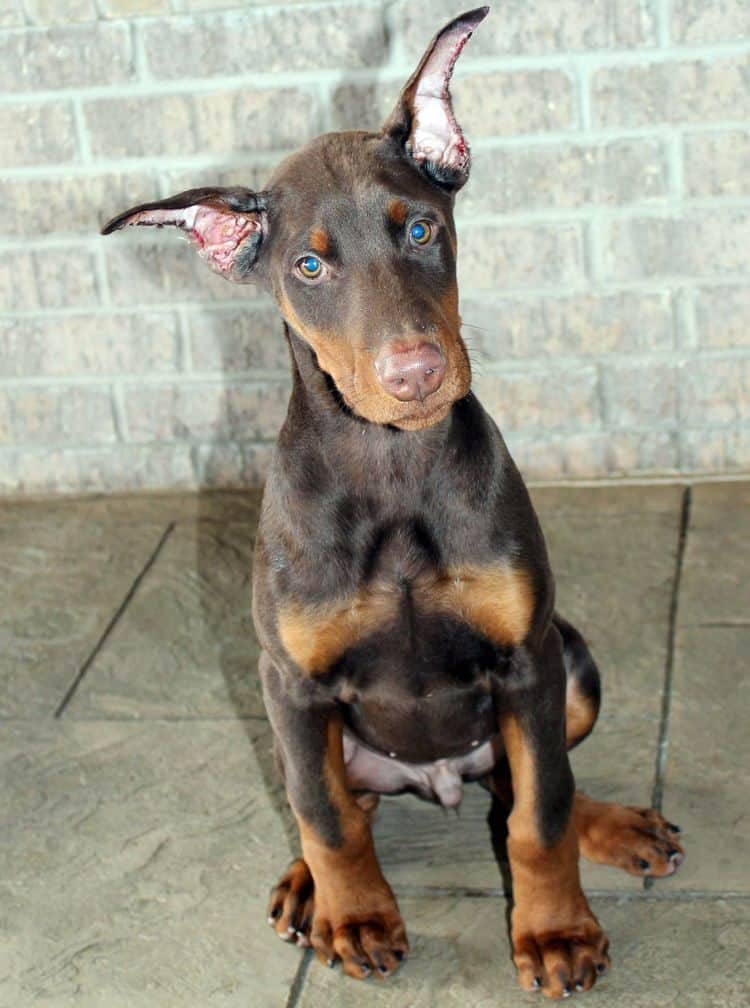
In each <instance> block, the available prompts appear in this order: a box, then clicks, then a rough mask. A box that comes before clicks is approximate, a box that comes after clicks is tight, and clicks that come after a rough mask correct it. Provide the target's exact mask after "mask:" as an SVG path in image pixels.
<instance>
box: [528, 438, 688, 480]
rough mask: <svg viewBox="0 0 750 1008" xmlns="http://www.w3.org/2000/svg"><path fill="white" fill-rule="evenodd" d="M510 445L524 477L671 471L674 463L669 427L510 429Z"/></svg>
mask: <svg viewBox="0 0 750 1008" xmlns="http://www.w3.org/2000/svg"><path fill="white" fill-rule="evenodd" d="M508 443H509V447H510V449H511V453H512V454H513V457H514V459H515V460H516V464H517V465H518V467H519V468H520V470H521V472H522V473H523V475H524V477H525V478H526V479H530V480H552V479H592V478H597V477H602V476H648V475H655V474H659V475H662V474H669V473H674V472H676V471H677V468H678V457H679V456H678V444H677V434H676V433H674V432H673V431H645V432H634V431H613V432H602V433H593V434H588V433H586V434H582V433H576V434H551V435H549V436H547V437H545V438H544V439H543V440H541V439H540V438H539V437H538V436H525V435H515V436H514V435H511V436H510V437H509V438H508Z"/></svg>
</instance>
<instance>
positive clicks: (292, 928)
mask: <svg viewBox="0 0 750 1008" xmlns="http://www.w3.org/2000/svg"><path fill="white" fill-rule="evenodd" d="M296 930H297V928H296V927H295V926H294V924H290V925H289V927H288V928H287V932H288V933H289V934H294V933H295V932H296Z"/></svg>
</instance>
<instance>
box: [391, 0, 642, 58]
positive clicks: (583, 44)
mask: <svg viewBox="0 0 750 1008" xmlns="http://www.w3.org/2000/svg"><path fill="white" fill-rule="evenodd" d="M654 6H655V4H653V3H651V2H649V0H600V2H599V3H595V4H592V3H587V2H586V0H555V3H549V2H548V0H504V2H503V3H502V4H495V5H493V7H492V10H491V12H490V16H489V17H488V18H487V20H486V21H485V22H483V24H482V26H481V28H480V29H479V31H478V32H477V33H476V35H475V36H474V37H473V38H472V40H471V42H470V43H469V48H467V50H466V52H465V53H464V55H463V57H462V59H467V58H468V59H471V58H472V57H480V56H503V55H506V54H511V55H523V54H529V55H537V54H542V53H556V52H566V51H569V50H590V49H610V48H637V47H641V46H650V45H654V44H655V43H656V17H655V14H654ZM460 9H461V8H460V5H459V7H456V4H455V2H454V0H400V3H399V5H398V8H397V22H396V23H397V32H398V37H399V38H403V41H404V45H405V47H406V48H407V50H408V52H409V55H410V58H413V59H418V58H419V56H420V55H421V53H422V51H423V50H424V48H425V46H426V45H427V42H428V40H429V39H430V38H431V37H432V35H434V34H435V32H436V31H437V30H438V28H439V27H440V26H441V25H442V24H443V23H444V22H446V21H449V20H450V19H451V18H453V17H455V16H456V14H457V12H458V11H459V10H460Z"/></svg>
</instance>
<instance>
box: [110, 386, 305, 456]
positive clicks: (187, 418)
mask: <svg viewBox="0 0 750 1008" xmlns="http://www.w3.org/2000/svg"><path fill="white" fill-rule="evenodd" d="M287 399H288V383H286V382H285V383H283V384H279V383H273V382H271V383H254V384H252V383H241V384H232V385H229V386H226V387H225V386H224V385H223V384H222V383H221V382H191V383H183V384H179V385H178V384H169V385H162V384H154V385H142V386H131V385H127V386H126V412H127V418H128V429H129V431H130V437H131V439H132V440H133V441H155V440H192V441H202V440H203V441H205V440H221V439H224V440H226V439H228V438H230V437H236V438H242V439H245V440H263V439H270V438H272V437H275V435H276V433H277V432H278V429H279V427H280V426H281V422H282V420H283V419H284V416H285V415H286V401H287Z"/></svg>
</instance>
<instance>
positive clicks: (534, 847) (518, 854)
mask: <svg viewBox="0 0 750 1008" xmlns="http://www.w3.org/2000/svg"><path fill="white" fill-rule="evenodd" d="M501 731H502V736H503V741H504V744H505V751H506V754H507V756H508V761H509V763H510V767H511V775H512V781H513V796H514V799H513V811H512V812H511V814H510V817H509V819H508V830H509V838H508V855H509V858H510V866H511V872H512V875H513V900H514V906H513V913H512V918H511V940H512V943H513V961H514V962H515V964H516V968H517V969H518V976H519V981H520V983H521V986H522V987H523V988H524V989H525V990H529V991H531V990H538V989H540V988H541V990H542V993H544V994H545V995H547V996H548V997H551V998H561V997H565V996H566V995H567V994H568V993H572V991H573V990H574V989H575V990H588V989H589V988H590V987H592V986H593V985H594V983H595V981H596V977H597V974H598V973H601V972H604V971H605V970H606V969H607V967H608V964H609V959H608V956H607V947H608V942H607V938H606V936H605V935H604V933H603V932H602V930H601V928H600V927H599V923H598V921H597V920H596V918H595V917H594V915H593V914H592V912H591V910H590V909H589V906H588V903H587V902H586V897H585V896H584V895H583V892H582V890H581V883H580V877H579V873H578V838H577V836H576V830H575V824H574V823H573V821H572V818H571V821H570V822H569V823H568V826H567V828H566V830H565V833H564V834H563V836H562V838H561V839H560V840H559V841H558V842H557V843H556V844H554V845H552V846H551V847H547V846H545V845H544V843H543V842H542V840H541V838H540V836H539V827H538V819H539V809H538V797H537V783H536V782H537V769H536V766H535V762H534V756H533V753H532V751H531V749H530V747H529V745H528V744H527V742H526V739H525V737H524V735H523V732H522V729H521V727H520V725H519V724H518V722H517V720H516V719H515V718H513V717H506V718H504V719H503V721H502V722H501Z"/></svg>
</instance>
